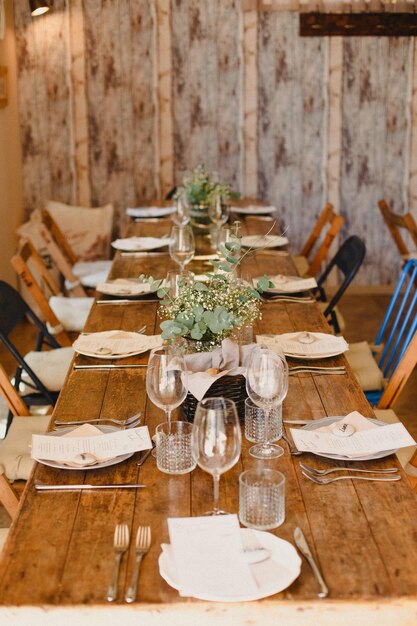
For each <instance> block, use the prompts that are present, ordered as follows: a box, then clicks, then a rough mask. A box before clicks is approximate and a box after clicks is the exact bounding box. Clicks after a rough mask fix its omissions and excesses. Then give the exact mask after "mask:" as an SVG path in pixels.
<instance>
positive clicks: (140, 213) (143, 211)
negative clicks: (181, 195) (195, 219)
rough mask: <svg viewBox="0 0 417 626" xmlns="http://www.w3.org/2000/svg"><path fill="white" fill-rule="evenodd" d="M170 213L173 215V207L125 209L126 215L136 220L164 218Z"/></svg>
mask: <svg viewBox="0 0 417 626" xmlns="http://www.w3.org/2000/svg"><path fill="white" fill-rule="evenodd" d="M172 213H175V207H173V206H164V207H159V206H140V207H135V208H129V209H126V215H129V217H135V218H136V219H140V218H141V217H143V218H146V217H165V216H166V215H171V214H172Z"/></svg>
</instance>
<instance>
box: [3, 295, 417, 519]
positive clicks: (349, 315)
mask: <svg viewBox="0 0 417 626" xmlns="http://www.w3.org/2000/svg"><path fill="white" fill-rule="evenodd" d="M388 302H389V296H388V295H379V294H378V295H369V296H368V295H363V294H360V295H349V294H347V295H345V296H344V298H343V301H342V303H341V305H340V310H341V312H342V314H343V317H344V318H345V321H346V331H345V333H344V336H345V338H346V339H347V341H349V342H354V341H363V340H367V341H369V342H370V343H372V342H373V341H375V338H376V335H377V332H378V329H379V326H380V324H381V321H382V319H383V316H384V313H385V311H386V308H387V305H388ZM35 337H36V332H35V330H34V328H33V327H31V325H30V324H28V323H27V324H25V325H24V326H23V327H22V328H21V329H20V332H16V331H15V335H14V337H13V340H14V341H15V343H16V345H18V347H19V348H20V349H21V351H22V352H23V353H24V352H27V351H28V350H30V349H31V348H32V347H33V345H34V341H35ZM0 361H1V363H2V364H3V365H4V366H5V367H6V369H7V370H8V372H9V373H10V375H12V374H13V359H12V358H10V356H9V355H8V353H7V352H6V351H5V350H4V348H3V347H2V346H0ZM416 406H417V370H416V371H415V372H414V373H413V375H412V376H411V377H410V380H409V381H408V383H407V386H406V388H405V389H404V391H403V393H402V396H401V398H400V400H399V401H398V402H397V404H396V405H395V412H396V413H397V415H398V416H399V417H400V419H401V420H402V421H403V422H404V424H405V426H406V428H407V429H408V430H409V432H410V434H411V435H412V436H413V437H414V438H415V439H417V411H416ZM9 524H10V519H9V517H8V515H7V513H6V512H5V511H4V509H3V508H2V507H1V505H0V528H5V527H7V526H8V525H9Z"/></svg>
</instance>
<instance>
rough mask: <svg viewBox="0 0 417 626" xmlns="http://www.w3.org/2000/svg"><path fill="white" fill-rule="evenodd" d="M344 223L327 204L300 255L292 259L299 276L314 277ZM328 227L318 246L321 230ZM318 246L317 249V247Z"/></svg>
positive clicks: (330, 205) (331, 206)
mask: <svg viewBox="0 0 417 626" xmlns="http://www.w3.org/2000/svg"><path fill="white" fill-rule="evenodd" d="M344 222H345V219H344V217H342V216H341V215H337V214H336V213H335V211H334V207H333V205H332V204H330V203H328V204H326V206H325V207H324V209H323V211H322V212H321V213H320V215H319V218H318V220H317V222H316V225H315V226H314V228H313V230H312V232H311V234H310V236H309V238H308V239H307V241H306V243H305V245H304V248H303V249H302V250H301V253H300V255H298V256H295V257H293V258H294V262H295V265H296V267H297V269H298V271H299V274H300V275H301V276H305V275H309V276H316V274H317V272H318V271H319V270H320V267H321V264H322V263H323V261H324V260H325V259H326V257H327V255H328V254H329V250H330V247H331V245H332V243H333V241H334V239H335V237H336V236H337V235H338V233H339V232H340V229H341V228H342V226H343V224H344ZM326 225H327V226H328V230H327V232H326V235H325V236H324V237H323V240H322V242H321V243H320V244H319V245H318V242H319V239H320V236H321V235H322V231H323V229H324V228H325V227H326ZM317 245H318V247H317Z"/></svg>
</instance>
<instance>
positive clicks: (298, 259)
mask: <svg viewBox="0 0 417 626" xmlns="http://www.w3.org/2000/svg"><path fill="white" fill-rule="evenodd" d="M292 260H293V261H294V264H295V267H296V268H297V271H298V273H299V274H300V276H306V274H307V272H308V268H309V267H310V264H309V262H308V261H307V259H306V257H305V256H301V255H298V256H293V257H292Z"/></svg>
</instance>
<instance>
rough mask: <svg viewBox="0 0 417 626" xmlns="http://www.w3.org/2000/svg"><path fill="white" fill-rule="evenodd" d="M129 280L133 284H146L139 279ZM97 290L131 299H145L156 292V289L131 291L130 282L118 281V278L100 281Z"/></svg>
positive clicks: (116, 296)
mask: <svg viewBox="0 0 417 626" xmlns="http://www.w3.org/2000/svg"><path fill="white" fill-rule="evenodd" d="M129 282H130V283H131V284H132V286H135V285H140V284H144V283H141V282H140V281H139V279H134V278H130V279H129ZM96 289H97V291H99V292H100V293H103V294H105V295H108V296H114V297H115V298H130V299H136V298H137V299H143V298H146V296H149V295H150V294H153V293H156V291H157V290H156V289H153V290H149V291H141V292H139V293H131V292H130V291H129V283H118V281H117V279H116V280H106V282H103V283H100V284H99V285H97V287H96Z"/></svg>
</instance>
